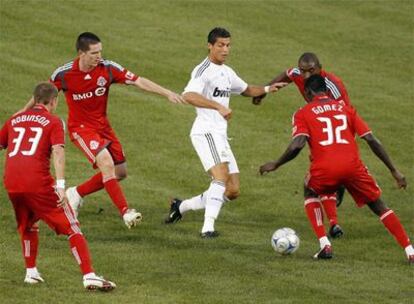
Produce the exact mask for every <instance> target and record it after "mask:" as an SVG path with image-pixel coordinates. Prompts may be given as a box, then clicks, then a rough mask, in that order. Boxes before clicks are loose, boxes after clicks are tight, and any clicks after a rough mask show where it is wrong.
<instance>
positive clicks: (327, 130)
mask: <svg viewBox="0 0 414 304" xmlns="http://www.w3.org/2000/svg"><path fill="white" fill-rule="evenodd" d="M292 123H293V131H292V136H293V137H296V136H299V135H305V136H307V137H308V143H309V147H310V151H311V162H312V164H311V172H312V171H315V170H324V171H325V172H327V171H329V172H331V171H335V172H338V173H339V172H341V170H342V169H343V170H347V169H349V168H354V166H356V165H360V164H361V160H360V157H359V151H358V146H357V143H356V141H355V133H357V134H358V135H359V136H360V137H362V136H364V135H366V134H368V133H370V132H371V130H370V129H369V127H368V125H367V124H366V123H365V122H364V121H363V120H362V118H361V117H360V116H359V115H358V114H357V112H356V110H355V109H354V108H353V107H350V106H346V105H343V104H342V103H340V102H338V101H336V100H333V99H332V98H331V97H329V96H327V95H323V96H316V97H315V98H314V99H313V100H312V101H311V102H310V103H308V104H306V105H305V106H304V107H303V108H301V109H299V110H298V111H297V112H296V113H295V114H294V116H293V122H292Z"/></svg>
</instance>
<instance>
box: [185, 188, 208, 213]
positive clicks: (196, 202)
mask: <svg viewBox="0 0 414 304" xmlns="http://www.w3.org/2000/svg"><path fill="white" fill-rule="evenodd" d="M207 191H208V190H207ZM207 191H206V192H204V193H202V194H200V195H197V196H194V197H192V198H189V199H186V200H184V201H182V202H181V204H180V213H181V214H184V213H185V212H187V211H190V210H194V211H195V210H199V209H204V208H205V207H206V198H207Z"/></svg>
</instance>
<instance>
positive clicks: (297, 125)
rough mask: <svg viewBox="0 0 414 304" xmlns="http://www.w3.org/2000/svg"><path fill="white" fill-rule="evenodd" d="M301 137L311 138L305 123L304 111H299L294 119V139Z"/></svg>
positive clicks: (294, 115)
mask: <svg viewBox="0 0 414 304" xmlns="http://www.w3.org/2000/svg"><path fill="white" fill-rule="evenodd" d="M299 135H305V136H307V137H310V132H309V128H308V125H307V124H306V121H305V115H304V111H303V109H299V110H298V111H297V112H296V113H295V114H293V118H292V137H293V138H295V137H296V136H299Z"/></svg>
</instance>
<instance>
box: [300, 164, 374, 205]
mask: <svg viewBox="0 0 414 304" xmlns="http://www.w3.org/2000/svg"><path fill="white" fill-rule="evenodd" d="M305 185H306V186H307V187H308V188H310V189H312V190H313V191H314V192H316V193H317V194H318V195H319V196H324V195H331V194H332V193H334V192H335V191H336V190H337V189H338V187H339V186H340V185H344V186H345V188H346V190H348V192H349V193H350V194H351V196H352V197H353V199H354V201H355V202H356V204H357V205H358V207H362V206H364V205H365V204H367V203H370V202H374V201H376V200H377V199H379V197H380V196H381V189H380V187H379V186H378V185H377V183H376V181H375V180H374V178H373V177H372V176H371V175H370V174H369V172H368V169H367V168H366V167H365V166H364V165H360V166H357V167H354V168H353V169H349V168H348V169H347V170H346V171H345V172H340V173H339V172H337V173H336V174H332V173H331V174H323V173H322V174H321V173H320V172H319V173H317V174H313V173H312V171H311V173H310V174H309V175H308V177H307V178H306V179H305Z"/></svg>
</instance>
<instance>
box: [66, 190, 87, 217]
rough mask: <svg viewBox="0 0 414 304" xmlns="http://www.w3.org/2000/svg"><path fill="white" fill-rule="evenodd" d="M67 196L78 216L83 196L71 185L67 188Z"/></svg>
mask: <svg viewBox="0 0 414 304" xmlns="http://www.w3.org/2000/svg"><path fill="white" fill-rule="evenodd" d="M66 196H67V198H68V201H69V205H70V206H71V207H72V210H73V212H75V215H76V217H77V216H78V213H79V208H80V207H82V205H83V198H82V197H81V196H80V195H79V193H78V191H76V187H70V188H68V189H67V190H66Z"/></svg>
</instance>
